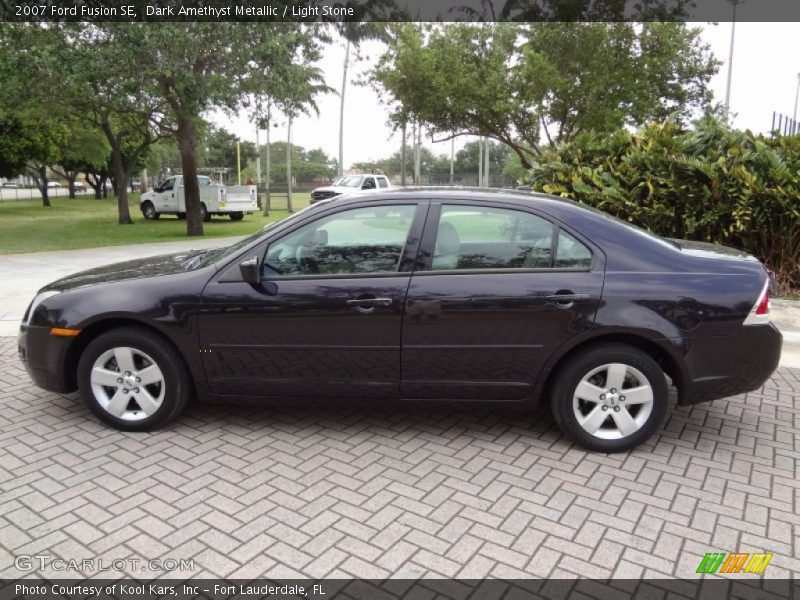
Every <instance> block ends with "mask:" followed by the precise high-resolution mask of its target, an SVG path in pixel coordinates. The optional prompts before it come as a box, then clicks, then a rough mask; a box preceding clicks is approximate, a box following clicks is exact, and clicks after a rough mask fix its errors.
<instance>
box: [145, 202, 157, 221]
mask: <svg viewBox="0 0 800 600" xmlns="http://www.w3.org/2000/svg"><path fill="white" fill-rule="evenodd" d="M142 214H143V215H144V218H145V219H147V220H148V221H152V220H154V219H157V218H158V217H160V216H161V215H160V214H159V213H157V212H156V207H155V206H153V203H152V202H150V201H149V200H148V201H147V202H145V203H144V204H142Z"/></svg>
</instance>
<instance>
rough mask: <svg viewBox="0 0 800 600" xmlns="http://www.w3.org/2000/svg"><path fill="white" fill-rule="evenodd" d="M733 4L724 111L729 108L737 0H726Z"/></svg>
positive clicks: (727, 111)
mask: <svg viewBox="0 0 800 600" xmlns="http://www.w3.org/2000/svg"><path fill="white" fill-rule="evenodd" d="M728 2H730V3H731V4H733V22H732V23H731V49H730V52H728V83H727V84H726V86H725V112H726V113H730V110H731V78H732V77H733V42H734V39H735V37H736V6H737V5H738V4H739V0H728Z"/></svg>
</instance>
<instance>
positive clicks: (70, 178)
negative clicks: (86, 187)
mask: <svg viewBox="0 0 800 600" xmlns="http://www.w3.org/2000/svg"><path fill="white" fill-rule="evenodd" d="M65 175H66V176H67V186H68V189H69V197H70V198H74V197H75V180H76V179H77V178H78V172H77V171H67V172H66V173H65Z"/></svg>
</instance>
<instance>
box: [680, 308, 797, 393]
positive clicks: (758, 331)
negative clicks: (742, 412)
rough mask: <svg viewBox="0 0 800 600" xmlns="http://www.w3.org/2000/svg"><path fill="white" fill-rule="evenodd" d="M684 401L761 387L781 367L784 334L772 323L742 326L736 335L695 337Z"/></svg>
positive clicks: (686, 358) (682, 391)
mask: <svg viewBox="0 0 800 600" xmlns="http://www.w3.org/2000/svg"><path fill="white" fill-rule="evenodd" d="M688 344H689V350H688V352H687V354H686V356H685V364H686V366H687V368H688V371H689V372H688V377H687V379H686V380H685V381H684V382H683V384H682V386H681V390H680V392H681V393H680V400H679V403H680V404H697V403H698V402H708V401H710V400H715V399H717V398H724V397H726V396H735V395H736V394H743V393H745V392H751V391H753V390H757V389H758V388H760V387H761V386H762V385H764V382H766V381H767V380H768V379H769V378H770V376H771V375H772V374H773V373H774V372H775V369H776V368H778V363H779V362H780V358H781V346H782V344H783V336H782V335H781V333H780V331H778V329H777V328H776V327H775V326H774V325H773V324H772V323H770V324H769V325H750V326H742V327H741V329H740V332H739V333H738V334H736V335H734V336H724V337H703V338H695V339H691V340H689V342H688Z"/></svg>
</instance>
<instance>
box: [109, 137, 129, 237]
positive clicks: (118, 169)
mask: <svg viewBox="0 0 800 600" xmlns="http://www.w3.org/2000/svg"><path fill="white" fill-rule="evenodd" d="M111 165H112V166H113V167H114V182H115V183H116V185H115V186H114V193H115V194H116V196H117V212H118V213H119V219H118V223H119V224H120V225H132V224H133V219H131V211H130V207H129V206H128V188H127V187H126V186H125V183H124V182H125V180H126V179H127V175H128V173H127V172H126V170H125V163H124V162H123V160H122V145H121V143H120V142H119V141H117V143H115V144H114V145H113V146H112V147H111Z"/></svg>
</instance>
